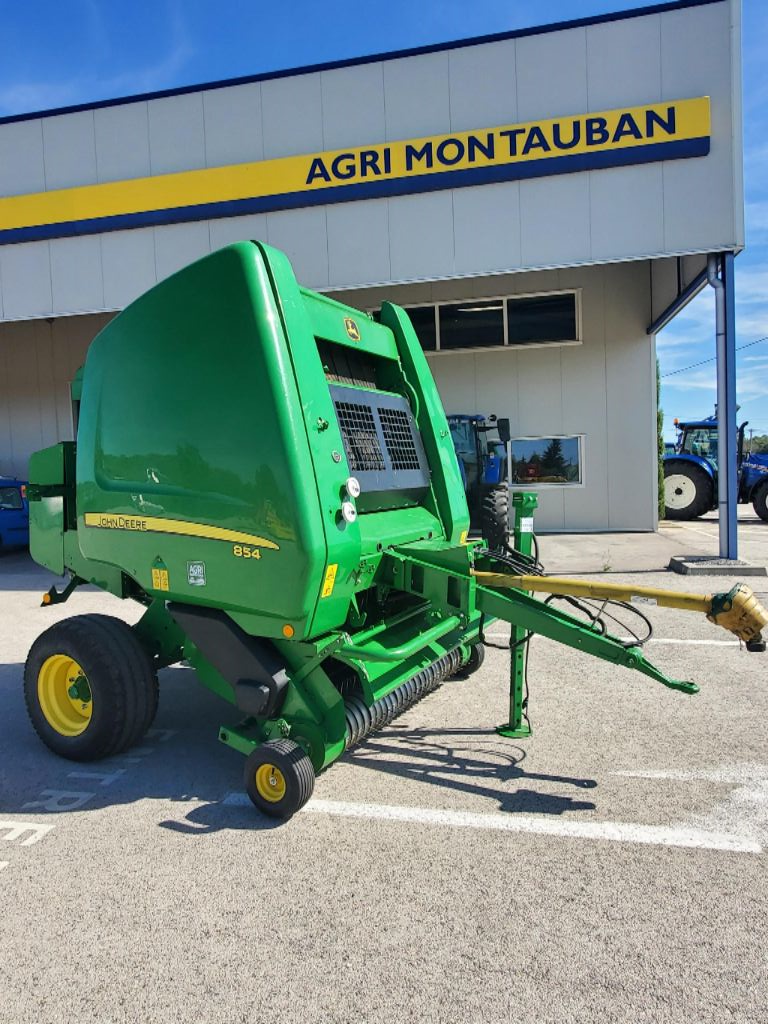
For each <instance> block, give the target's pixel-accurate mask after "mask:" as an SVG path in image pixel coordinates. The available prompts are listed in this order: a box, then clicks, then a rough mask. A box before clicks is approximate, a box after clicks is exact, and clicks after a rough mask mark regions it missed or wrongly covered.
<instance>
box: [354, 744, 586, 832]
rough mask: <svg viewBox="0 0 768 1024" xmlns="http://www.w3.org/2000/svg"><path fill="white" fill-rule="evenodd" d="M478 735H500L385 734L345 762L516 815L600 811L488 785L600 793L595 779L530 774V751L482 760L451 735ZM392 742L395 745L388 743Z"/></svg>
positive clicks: (576, 802)
mask: <svg viewBox="0 0 768 1024" xmlns="http://www.w3.org/2000/svg"><path fill="white" fill-rule="evenodd" d="M478 735H489V736H494V737H495V736H496V733H495V731H494V730H490V729H413V730H408V731H398V732H397V733H390V734H389V735H387V734H386V733H383V734H382V733H380V734H378V735H375V736H372V737H370V738H369V739H367V740H364V741H363V743H361V744H360V746H359V747H356V748H355V749H354V750H352V751H350V752H349V753H347V754H345V755H344V757H343V758H342V760H343V761H347V762H349V763H350V764H354V765H355V766H357V767H362V768H369V769H372V770H373V771H378V772H383V773H385V774H388V775H397V776H399V777H401V778H406V779H414V780H416V781H418V782H424V783H428V784H430V785H433V786H439V787H440V788H441V789H449V790H452V791H454V792H459V793H468V794H470V795H471V796H479V797H491V798H492V799H495V800H498V801H499V810H501V811H504V812H506V813H510V814H551V815H559V814H564V813H565V812H566V811H592V810H594V809H595V806H596V805H595V804H594V803H593V802H592V801H587V800H575V799H574V798H572V797H569V796H561V795H559V794H550V793H542V792H538V791H536V790H533V789H525V788H518V789H515V790H514V791H513V792H510V793H504V792H503V791H500V790H499V789H498V788H497V787H495V786H494V787H490V786H483V785H482V781H483V780H484V779H487V780H488V781H489V782H490V781H493V782H496V783H498V782H509V781H514V780H517V781H520V782H521V783H525V782H533V781H535V782H544V783H552V784H556V785H566V786H573V787H575V788H576V789H594V788H595V787H596V786H597V782H596V781H595V780H594V779H580V778H572V777H570V776H566V775H545V774H542V773H539V772H527V771H525V770H524V769H523V768H522V767H521V763H522V761H523V760H524V759H525V752H524V751H523V750H522V748H520V747H515V748H513V749H514V750H515V753H510V752H509V751H510V748H509V747H507V748H506V749H505V750H504V751H500V750H499V749H498V748H496V749H494V750H487V748H486V751H485V753H486V754H487V755H488V756H487V757H485V758H479V757H477V756H475V754H468V753H467V752H466V751H465V750H460V749H457V748H456V747H455V746H453V745H451V743H450V737H459V736H475V737H476V736H478ZM390 738H391V739H392V740H393V741H394V742H388V741H389V740H390ZM441 738H448V742H440V739H441ZM387 755H389V756H387ZM492 759H493V760H492Z"/></svg>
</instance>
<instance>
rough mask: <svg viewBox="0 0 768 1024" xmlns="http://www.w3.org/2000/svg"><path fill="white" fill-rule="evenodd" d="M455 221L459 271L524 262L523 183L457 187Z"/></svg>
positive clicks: (510, 266) (485, 270)
mask: <svg viewBox="0 0 768 1024" xmlns="http://www.w3.org/2000/svg"><path fill="white" fill-rule="evenodd" d="M453 221H454V225H453V226H454V238H455V250H456V259H455V264H454V269H455V272H456V273H457V274H478V273H489V272H493V271H495V270H499V269H501V268H504V269H505V270H514V269H515V268H516V267H519V266H520V263H521V258H520V185H519V183H518V182H516V181H512V182H505V183H503V184H501V185H485V186H478V187H475V188H461V189H456V190H455V191H454V193H453Z"/></svg>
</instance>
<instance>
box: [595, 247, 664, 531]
mask: <svg viewBox="0 0 768 1024" xmlns="http://www.w3.org/2000/svg"><path fill="white" fill-rule="evenodd" d="M602 273H603V275H604V283H605V294H606V301H605V358H606V369H605V374H606V376H605V395H606V408H607V425H606V436H607V442H608V462H607V476H608V485H609V486H608V525H609V528H610V529H612V530H633V529H653V528H654V527H655V525H656V491H657V471H656V423H655V411H656V367H655V360H654V355H655V353H654V347H653V342H652V339H650V338H648V336H647V335H646V334H645V328H646V326H647V318H648V292H647V287H648V268H647V266H644V265H643V264H642V263H616V264H612V265H610V266H607V267H604V268H603V270H602Z"/></svg>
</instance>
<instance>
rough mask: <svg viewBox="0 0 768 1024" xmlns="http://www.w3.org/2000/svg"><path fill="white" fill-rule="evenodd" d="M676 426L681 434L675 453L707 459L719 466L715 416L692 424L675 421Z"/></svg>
mask: <svg viewBox="0 0 768 1024" xmlns="http://www.w3.org/2000/svg"><path fill="white" fill-rule="evenodd" d="M675 426H676V427H677V429H678V432H679V433H678V440H677V445H676V446H675V451H677V452H681V453H685V454H686V455H694V456H696V457H698V458H700V459H707V460H708V461H709V462H710V463H712V465H713V466H716V465H717V420H716V419H715V418H714V416H711V417H709V418H708V419H706V420H695V421H693V422H691V423H679V422H677V421H675Z"/></svg>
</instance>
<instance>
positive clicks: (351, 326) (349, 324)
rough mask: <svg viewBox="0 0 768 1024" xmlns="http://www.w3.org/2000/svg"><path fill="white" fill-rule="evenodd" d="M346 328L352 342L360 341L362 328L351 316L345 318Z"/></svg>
mask: <svg viewBox="0 0 768 1024" xmlns="http://www.w3.org/2000/svg"><path fill="white" fill-rule="evenodd" d="M344 326H345V328H346V329H347V334H348V335H349V337H350V338H351V339H352V341H360V328H359V327H358V326H357V324H356V323H355V321H354V320H353V319H352V317H350V316H345V317H344Z"/></svg>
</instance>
